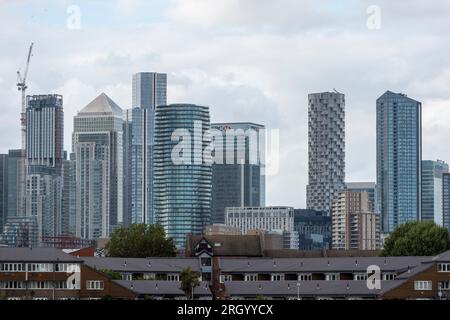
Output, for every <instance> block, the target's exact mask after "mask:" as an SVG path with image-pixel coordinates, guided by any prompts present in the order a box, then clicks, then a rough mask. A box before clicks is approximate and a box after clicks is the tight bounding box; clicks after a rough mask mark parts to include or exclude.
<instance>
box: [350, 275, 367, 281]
mask: <svg viewBox="0 0 450 320" xmlns="http://www.w3.org/2000/svg"><path fill="white" fill-rule="evenodd" d="M353 280H357V281H361V280H367V273H355V274H353Z"/></svg>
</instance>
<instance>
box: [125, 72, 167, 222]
mask: <svg viewBox="0 0 450 320" xmlns="http://www.w3.org/2000/svg"><path fill="white" fill-rule="evenodd" d="M132 87H133V97H132V111H131V118H132V127H131V132H132V136H131V168H130V171H131V178H130V179H131V211H132V212H131V222H132V223H148V224H153V223H154V222H155V217H154V206H153V201H154V199H153V197H154V195H153V184H154V183H153V182H154V181H153V180H154V179H153V146H154V144H155V140H154V127H155V108H156V107H157V106H159V105H166V104H167V75H166V74H164V73H155V72H141V73H136V74H134V75H133V84H132Z"/></svg>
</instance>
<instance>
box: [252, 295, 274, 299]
mask: <svg viewBox="0 0 450 320" xmlns="http://www.w3.org/2000/svg"><path fill="white" fill-rule="evenodd" d="M255 300H270V298H268V297H265V296H261V295H258V296H256V298H255Z"/></svg>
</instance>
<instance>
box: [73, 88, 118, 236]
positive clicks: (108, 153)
mask: <svg viewBox="0 0 450 320" xmlns="http://www.w3.org/2000/svg"><path fill="white" fill-rule="evenodd" d="M122 130H123V119H122V109H121V108H120V107H119V106H118V105H117V104H116V103H115V102H114V101H113V100H112V99H111V98H110V97H108V96H107V95H106V94H105V93H102V94H100V95H99V96H98V97H97V98H95V99H94V100H92V102H90V103H89V104H88V105H87V106H86V107H84V108H83V109H81V111H79V112H78V114H77V115H76V116H75V118H74V132H73V137H72V150H73V152H74V154H75V161H76V184H77V195H76V232H77V237H81V238H84V239H98V238H102V237H107V236H109V234H110V232H111V231H112V230H113V229H114V228H115V227H116V226H118V225H120V224H121V223H122V221H123V207H122V197H123V195H122V194H123V174H122V170H123V167H122V166H123V162H122V161H123V152H122V146H123V137H122Z"/></svg>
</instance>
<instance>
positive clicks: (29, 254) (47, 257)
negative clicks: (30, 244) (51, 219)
mask: <svg viewBox="0 0 450 320" xmlns="http://www.w3.org/2000/svg"><path fill="white" fill-rule="evenodd" d="M54 261H58V262H79V263H80V262H83V260H82V259H78V258H76V257H74V256H71V255H69V254H66V253H64V252H62V251H61V250H59V249H57V248H4V247H0V262H54Z"/></svg>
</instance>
